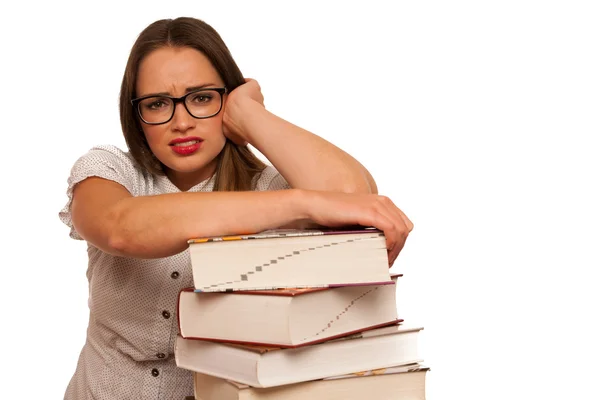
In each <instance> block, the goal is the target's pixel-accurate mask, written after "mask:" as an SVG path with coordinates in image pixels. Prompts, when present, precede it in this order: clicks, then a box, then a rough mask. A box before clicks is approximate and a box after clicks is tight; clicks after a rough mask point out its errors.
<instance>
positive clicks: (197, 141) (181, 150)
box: [169, 136, 204, 156]
mask: <svg viewBox="0 0 600 400" xmlns="http://www.w3.org/2000/svg"><path fill="white" fill-rule="evenodd" d="M203 141H204V140H203V139H202V138H199V137H197V136H186V137H181V138H177V139H173V140H171V141H170V142H169V146H171V149H172V150H173V151H174V152H175V153H177V154H180V155H182V156H187V155H190V154H194V153H195V152H196V151H198V149H200V147H201V146H202V142H203Z"/></svg>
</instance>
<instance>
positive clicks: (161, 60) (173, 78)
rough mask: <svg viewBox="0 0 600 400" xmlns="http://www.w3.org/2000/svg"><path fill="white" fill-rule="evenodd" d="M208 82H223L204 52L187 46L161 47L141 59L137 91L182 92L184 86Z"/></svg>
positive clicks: (146, 92)
mask: <svg viewBox="0 0 600 400" xmlns="http://www.w3.org/2000/svg"><path fill="white" fill-rule="evenodd" d="M207 83H212V84H215V85H219V86H222V85H223V80H222V79H221V77H220V76H219V74H218V72H217V70H216V69H215V68H214V67H213V65H212V64H211V62H210V61H209V60H208V58H207V57H206V56H205V55H204V54H202V53H201V52H200V51H198V50H196V49H192V48H189V47H175V48H174V47H163V48H160V49H157V50H154V51H152V52H151V53H150V54H148V55H147V56H146V57H144V58H143V59H142V61H141V62H140V65H139V68H138V76H137V83H136V92H137V95H138V96H143V95H145V94H148V93H159V92H168V93H170V94H172V95H183V94H185V90H186V88H187V87H194V86H200V85H203V84H207Z"/></svg>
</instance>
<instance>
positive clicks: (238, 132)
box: [223, 78, 265, 146]
mask: <svg viewBox="0 0 600 400" xmlns="http://www.w3.org/2000/svg"><path fill="white" fill-rule="evenodd" d="M245 81H246V83H244V84H242V85H240V86H238V87H237V88H235V89H234V90H233V91H231V93H229V94H228V95H227V98H226V100H225V105H224V112H223V134H224V135H225V137H226V138H228V139H229V140H231V141H232V142H234V143H235V144H237V145H240V146H245V145H246V144H248V138H247V137H246V135H245V132H244V130H243V129H242V126H243V124H242V121H243V118H244V111H245V110H246V109H247V108H248V105H249V104H251V103H254V104H260V105H261V106H262V107H264V106H265V105H264V100H265V99H264V97H263V94H262V92H261V91H260V85H259V84H258V82H257V81H256V80H254V79H249V78H246V79H245Z"/></svg>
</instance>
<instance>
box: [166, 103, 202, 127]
mask: <svg viewBox="0 0 600 400" xmlns="http://www.w3.org/2000/svg"><path fill="white" fill-rule="evenodd" d="M195 126H196V118H194V117H192V116H191V115H190V113H188V111H187V109H186V108H185V105H184V104H183V103H179V104H175V113H174V114H173V119H172V120H171V127H172V129H173V130H175V131H179V132H185V131H187V130H188V129H191V128H193V127H195Z"/></svg>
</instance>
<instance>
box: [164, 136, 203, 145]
mask: <svg viewBox="0 0 600 400" xmlns="http://www.w3.org/2000/svg"><path fill="white" fill-rule="evenodd" d="M202 141H203V139H202V138H200V137H197V136H187V137H182V138H177V139H173V140H171V141H170V142H169V146H191V145H194V144H196V143H199V142H202Z"/></svg>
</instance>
